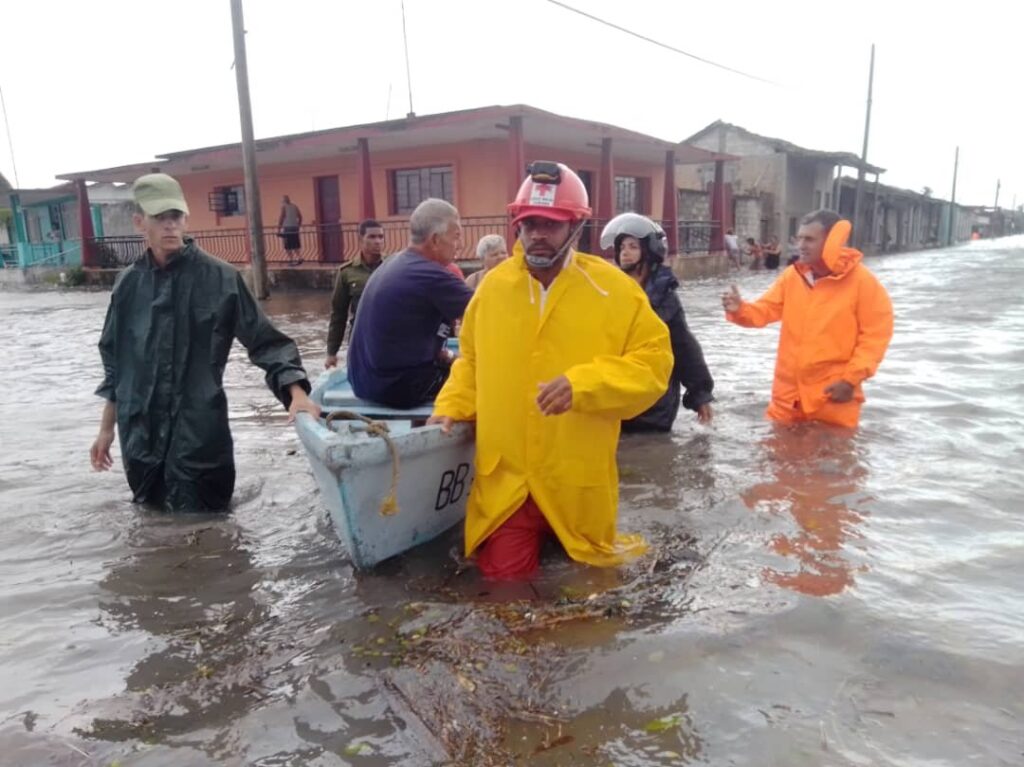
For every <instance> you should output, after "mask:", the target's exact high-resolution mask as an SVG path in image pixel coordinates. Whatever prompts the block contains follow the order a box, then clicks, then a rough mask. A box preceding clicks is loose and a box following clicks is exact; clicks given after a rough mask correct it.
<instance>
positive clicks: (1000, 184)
mask: <svg viewBox="0 0 1024 767" xmlns="http://www.w3.org/2000/svg"><path fill="white" fill-rule="evenodd" d="M1000 186H1002V179H998V178H997V179H996V204H995V205H993V206H992V207H994V208H995V209H996V210H999V187H1000Z"/></svg>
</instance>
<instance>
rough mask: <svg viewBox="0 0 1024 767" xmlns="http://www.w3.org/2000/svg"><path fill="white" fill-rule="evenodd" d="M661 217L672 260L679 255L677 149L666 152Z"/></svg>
mask: <svg viewBox="0 0 1024 767" xmlns="http://www.w3.org/2000/svg"><path fill="white" fill-rule="evenodd" d="M661 217H662V220H663V223H662V226H664V227H665V234H666V235H667V238H666V239H667V243H666V244H667V245H668V255H669V257H670V258H671V257H673V256H675V255H677V254H678V253H679V192H678V191H677V190H676V150H675V149H669V150H668V151H666V152H665V195H664V198H663V199H662V203H661Z"/></svg>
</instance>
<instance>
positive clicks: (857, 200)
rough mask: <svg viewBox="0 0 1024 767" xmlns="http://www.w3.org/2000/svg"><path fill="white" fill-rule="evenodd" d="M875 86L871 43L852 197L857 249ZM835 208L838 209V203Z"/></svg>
mask: <svg viewBox="0 0 1024 767" xmlns="http://www.w3.org/2000/svg"><path fill="white" fill-rule="evenodd" d="M874 84H875V44H874V43H871V66H870V68H869V69H868V106H867V111H866V112H865V115H864V147H863V149H861V153H860V167H859V168H858V169H857V191H856V193H855V194H854V196H853V241H854V243H855V244H856V246H857V247H861V246H862V245H863V244H864V233H863V231H862V229H863V226H862V225H861V224H862V221H861V213H860V209H861V205H862V203H863V195H864V174H865V171H864V164H865V163H866V162H867V161H868V137H869V136H870V135H871V91H872V89H873V87H874ZM836 208H837V209H838V208H839V205H838V203H837V204H836Z"/></svg>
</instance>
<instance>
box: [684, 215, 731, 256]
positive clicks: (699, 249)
mask: <svg viewBox="0 0 1024 767" xmlns="http://www.w3.org/2000/svg"><path fill="white" fill-rule="evenodd" d="M721 226H722V225H721V223H720V222H718V221H680V222H679V228H678V229H677V230H676V231H678V232H679V239H678V243H679V252H680V254H682V255H689V254H691V253H710V252H711V243H712V241H713V240H714V238H715V235H716V234H717V233H718V232H719V230H720V229H721Z"/></svg>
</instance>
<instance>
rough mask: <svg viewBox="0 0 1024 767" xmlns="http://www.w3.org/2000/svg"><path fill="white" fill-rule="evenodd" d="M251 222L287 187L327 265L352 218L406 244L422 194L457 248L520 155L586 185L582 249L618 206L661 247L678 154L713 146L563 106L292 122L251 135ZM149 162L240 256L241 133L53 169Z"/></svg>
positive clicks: (485, 215)
mask: <svg viewBox="0 0 1024 767" xmlns="http://www.w3.org/2000/svg"><path fill="white" fill-rule="evenodd" d="M256 153H257V161H258V164H259V183H260V192H261V198H262V204H263V211H262V213H263V219H264V221H267V222H276V221H277V220H278V212H279V210H280V205H281V199H282V197H283V196H284V195H288V196H289V197H290V198H291V201H292V202H293V203H295V204H296V205H298V207H299V209H300V210H301V211H302V215H303V225H302V227H301V230H300V239H301V244H302V250H301V255H302V258H303V259H304V261H305V262H306V263H312V264H335V263H337V262H340V261H344V260H346V259H348V258H350V257H351V256H353V255H355V253H356V252H357V251H358V236H357V232H356V227H357V226H358V222H359V221H360V220H362V219H364V218H375V219H377V220H378V221H380V222H381V223H382V224H383V226H384V229H385V236H386V238H387V248H388V250H389V251H396V250H398V249H400V248H402V247H404V245H405V244H406V240H407V238H408V217H409V214H410V213H411V212H412V210H413V208H415V207H416V205H417V204H419V203H420V202H421V201H422V200H424V199H425V198H427V197H441V198H443V199H446V200H448V201H449V202H451V203H453V204H454V205H455V206H456V207H458V208H459V211H460V213H461V214H462V216H463V223H464V226H465V229H466V234H465V237H464V239H465V244H466V248H465V250H464V253H463V256H464V257H466V258H472V257H473V251H474V250H475V245H476V242H477V240H478V239H479V238H480V237H481V236H483V235H485V234H490V233H501V234H506V235H508V230H507V228H508V216H507V215H506V211H505V206H506V205H507V203H508V202H509V201H510V200H512V199H513V198H514V197H515V193H516V191H517V190H518V188H519V185H520V183H521V182H522V180H523V178H524V176H525V168H526V164H527V162H528V161H530V160H535V159H541V160H557V161H560V162H564V163H566V164H568V165H569V166H571V167H572V168H574V169H575V170H576V171H577V172H578V173H579V174H580V177H581V178H582V179H583V183H584V184H585V185H586V186H587V190H588V192H589V193H590V197H591V204H592V207H593V208H594V215H595V223H594V224H593V225H591V226H590V227H589V228H588V229H587V230H586V231H585V232H584V234H583V238H582V242H581V248H582V249H583V250H591V251H593V250H594V249H595V248H596V247H597V240H598V237H597V234H598V233H599V232H600V228H601V227H602V226H603V224H604V222H606V221H607V220H608V219H610V218H612V217H613V216H615V215H616V214H617V213H620V212H623V211H629V210H632V211H637V212H640V213H644V214H647V215H650V216H652V217H654V218H656V219H659V220H665V222H666V229H667V230H668V232H669V237H670V239H671V241H672V247H673V250H675V248H676V244H677V243H678V241H679V235H678V232H677V228H678V226H673V225H671V224H670V223H668V222H671V221H678V218H679V216H678V212H677V210H676V203H677V199H678V197H677V193H676V191H677V189H676V184H677V171H676V168H677V166H679V165H682V164H685V163H714V162H715V160H716V159H720V158H719V155H717V154H716V153H714V152H710V151H705V150H702V149H697V148H694V147H689V146H686V145H680V144H676V143H673V142H669V141H664V140H662V139H658V138H655V137H653V136H648V135H645V134H642V133H638V132H635V131H631V130H627V129H625V128H620V127H616V126H613V125H607V124H604V123H598V122H592V121H589V120H581V119H577V118H572V117H565V116H562V115H557V114H554V113H551V112H546V111H544V110H541V109H536V108H534V107H530V106H526V105H513V106H490V107H482V108H479V109H469V110H464V111H458V112H448V113H444V114H437V115H425V116H419V117H406V118H401V119H397V120H388V121H385V122H378V123H369V124H365V125H352V126H346V127H340V128H332V129H329V130H320V131H313V132H309V133H299V134H294V135H287V136H278V137H275V138H267V139H260V140H258V141H257V142H256ZM154 170H159V171H160V172H163V173H169V174H171V175H172V176H174V177H176V178H177V179H178V180H179V181H180V182H181V185H182V188H183V190H184V192H185V197H186V200H187V201H188V204H189V208H190V222H189V229H190V230H191V232H192V233H193V236H195V237H196V240H197V242H198V243H199V244H200V245H201V246H202V247H203V248H205V249H206V250H208V251H209V252H211V253H213V254H215V255H217V256H220V257H221V258H224V259H226V260H228V261H231V262H234V263H245V262H247V261H248V241H247V236H246V229H245V227H246V218H245V213H246V200H245V190H244V183H243V171H242V150H241V145H240V144H226V145H222V146H211V147H203V148H199V149H189V150H185V151H178V152H169V153H166V154H163V155H160V156H159V157H158V158H157V159H155V160H152V161H149V162H144V163H138V164H135V165H127V166H122V167H117V168H105V169H100V170H91V171H79V172H75V173H67V174H63V175H62V176H61V177H60V178H62V179H67V180H72V181H76V182H78V183H82V182H84V181H92V182H130V181H132V180H134V179H135V178H137V177H138V176H140V175H142V174H144V173H149V172H152V171H154ZM264 239H265V244H266V252H267V259H268V262H269V263H270V264H271V265H273V264H274V263H278V264H282V263H286V262H287V261H288V260H289V257H288V254H287V253H286V252H285V251H284V249H283V247H282V240H281V239H280V238H279V237H277V228H276V227H272V226H268V227H267V228H266V230H265V233H264ZM97 244H98V248H97V252H96V254H94V255H95V257H96V259H97V263H96V264H95V265H109V266H115V265H117V264H119V263H126V262H128V261H130V260H132V259H133V258H135V257H137V256H138V253H140V252H141V247H140V243H139V242H138V240H136V239H134V238H111V237H106V238H99V239H98V240H97Z"/></svg>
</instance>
